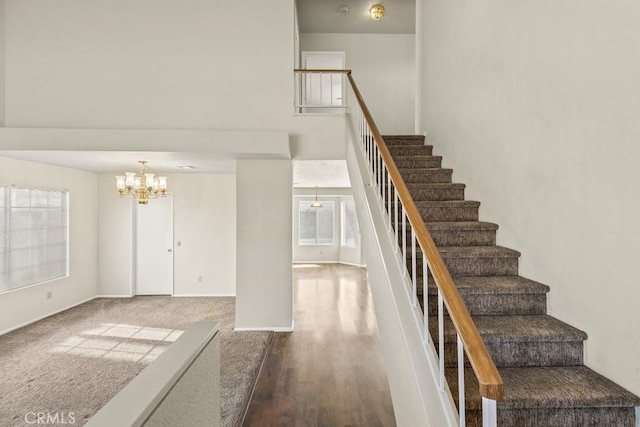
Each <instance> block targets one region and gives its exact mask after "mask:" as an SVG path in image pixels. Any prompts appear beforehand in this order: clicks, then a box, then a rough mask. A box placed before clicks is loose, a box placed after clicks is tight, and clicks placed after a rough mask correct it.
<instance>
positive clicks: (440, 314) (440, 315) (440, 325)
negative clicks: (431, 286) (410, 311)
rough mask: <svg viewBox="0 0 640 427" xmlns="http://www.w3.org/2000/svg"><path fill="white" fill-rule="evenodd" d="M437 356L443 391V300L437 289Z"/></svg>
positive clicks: (441, 389) (442, 389)
mask: <svg viewBox="0 0 640 427" xmlns="http://www.w3.org/2000/svg"><path fill="white" fill-rule="evenodd" d="M438 349H439V352H438V356H439V357H440V360H439V362H440V391H444V385H445V379H444V301H443V299H442V293H441V292H440V289H438Z"/></svg>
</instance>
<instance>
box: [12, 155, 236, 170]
mask: <svg viewBox="0 0 640 427" xmlns="http://www.w3.org/2000/svg"><path fill="white" fill-rule="evenodd" d="M0 156H3V157H9V158H12V159H18V160H27V161H32V162H38V163H44V164H48V165H54V166H62V167H67V168H73V169H80V170H85V171H90V172H98V173H122V172H138V171H139V170H140V164H139V163H138V161H140V160H146V161H147V162H149V163H148V167H149V170H150V171H151V172H154V173H189V172H196V173H235V171H236V161H235V159H232V158H226V159H225V158H220V156H219V155H212V154H208V153H166V152H149V151H146V152H131V151H128V152H124V151H37V150H32V151H17V150H10V151H0ZM186 165H189V166H195V167H196V168H197V169H196V170H193V171H191V170H183V169H179V168H178V167H177V166H186Z"/></svg>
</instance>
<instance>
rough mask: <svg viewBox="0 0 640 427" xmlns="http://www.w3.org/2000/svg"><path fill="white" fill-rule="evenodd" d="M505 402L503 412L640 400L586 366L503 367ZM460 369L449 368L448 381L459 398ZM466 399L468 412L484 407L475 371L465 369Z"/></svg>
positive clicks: (634, 403)
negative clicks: (456, 376)
mask: <svg viewBox="0 0 640 427" xmlns="http://www.w3.org/2000/svg"><path fill="white" fill-rule="evenodd" d="M499 372H500V375H501V376H502V379H503V381H504V399H503V400H501V401H499V402H498V413H499V412H500V409H533V408H535V409H539V408H542V409H544V408H585V409H588V408H603V407H617V408H623V407H634V406H639V405H640V398H638V397H637V396H635V395H634V394H633V393H631V392H629V391H628V390H626V389H624V388H623V387H620V386H619V385H617V384H616V383H614V382H613V381H611V380H609V379H607V378H605V377H604V376H602V375H600V374H598V373H597V372H595V371H593V370H592V369H589V368H588V367H586V366H544V367H527V368H519V367H511V368H500V369H499ZM455 375H457V369H448V370H447V378H450V379H451V380H450V381H449V384H450V385H451V391H452V394H453V395H454V396H456V399H457V395H458V390H457V385H456V383H457V381H456V380H455V379H454V378H455V377H454V376H455ZM465 396H466V397H467V399H466V405H467V409H468V410H474V409H480V408H481V406H482V403H481V400H480V394H479V393H478V383H477V380H476V378H475V375H474V374H473V371H472V370H471V369H465Z"/></svg>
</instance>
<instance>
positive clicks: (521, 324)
mask: <svg viewBox="0 0 640 427" xmlns="http://www.w3.org/2000/svg"><path fill="white" fill-rule="evenodd" d="M473 321H474V322H475V324H476V327H477V328H478V332H480V335H482V338H483V340H484V341H485V343H486V344H489V343H494V342H498V343H506V342H561V341H584V340H586V339H587V334H586V333H584V332H583V331H581V330H579V329H576V328H574V327H573V326H571V325H568V324H566V323H564V322H562V321H560V320H558V319H556V318H554V317H551V316H548V315H546V314H539V315H510V316H474V318H473ZM430 322H431V324H433V325H434V326H435V325H437V318H436V317H433V318H431V319H430ZM436 336H437V335H436ZM444 336H445V342H455V340H456V330H455V328H454V327H453V323H451V322H450V321H446V322H445V330H444Z"/></svg>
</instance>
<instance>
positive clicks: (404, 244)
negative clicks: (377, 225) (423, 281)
mask: <svg viewBox="0 0 640 427" xmlns="http://www.w3.org/2000/svg"><path fill="white" fill-rule="evenodd" d="M406 265H407V215H406V213H405V211H404V205H402V271H403V272H404V275H405V277H406V276H407V267H406Z"/></svg>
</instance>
